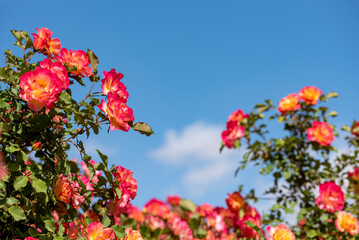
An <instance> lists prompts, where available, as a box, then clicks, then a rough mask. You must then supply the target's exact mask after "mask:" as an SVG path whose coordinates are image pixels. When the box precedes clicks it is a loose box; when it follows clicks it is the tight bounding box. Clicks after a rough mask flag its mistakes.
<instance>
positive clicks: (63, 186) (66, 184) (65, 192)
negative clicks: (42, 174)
mask: <svg viewBox="0 0 359 240" xmlns="http://www.w3.org/2000/svg"><path fill="white" fill-rule="evenodd" d="M54 192H55V197H56V199H57V200H59V201H61V202H64V203H66V204H69V203H70V201H71V198H72V197H73V190H72V187H71V182H70V180H69V179H68V178H67V177H65V176H64V175H63V174H61V175H60V176H59V178H58V179H57V181H56V184H55V187H54Z"/></svg>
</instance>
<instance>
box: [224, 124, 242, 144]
mask: <svg viewBox="0 0 359 240" xmlns="http://www.w3.org/2000/svg"><path fill="white" fill-rule="evenodd" d="M243 136H244V126H238V124H237V123H236V122H235V121H231V122H227V130H224V131H223V132H222V140H223V142H224V144H225V145H226V147H228V148H232V147H234V143H235V142H236V140H238V139H239V138H241V137H243Z"/></svg>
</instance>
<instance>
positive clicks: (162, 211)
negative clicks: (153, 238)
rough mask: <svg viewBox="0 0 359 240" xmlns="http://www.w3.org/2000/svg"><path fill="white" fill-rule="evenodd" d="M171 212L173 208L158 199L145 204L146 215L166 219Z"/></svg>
mask: <svg viewBox="0 0 359 240" xmlns="http://www.w3.org/2000/svg"><path fill="white" fill-rule="evenodd" d="M170 210H171V207H170V206H168V205H167V204H166V203H164V202H162V201H161V200H158V199H155V198H153V199H151V200H150V201H149V202H148V203H146V204H145V206H144V207H143V209H142V211H143V212H144V213H150V214H152V215H155V216H159V217H162V218H166V217H167V215H168V214H169V212H170Z"/></svg>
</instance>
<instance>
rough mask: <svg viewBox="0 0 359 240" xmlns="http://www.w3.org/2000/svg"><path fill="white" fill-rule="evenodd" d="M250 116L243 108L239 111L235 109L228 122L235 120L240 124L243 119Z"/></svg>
mask: <svg viewBox="0 0 359 240" xmlns="http://www.w3.org/2000/svg"><path fill="white" fill-rule="evenodd" d="M244 118H249V115H248V114H243V111H242V110H241V109H238V110H237V111H234V112H233V113H232V114H231V115H229V117H228V121H227V122H232V121H235V122H237V123H238V125H240V123H241V121H242V119H244Z"/></svg>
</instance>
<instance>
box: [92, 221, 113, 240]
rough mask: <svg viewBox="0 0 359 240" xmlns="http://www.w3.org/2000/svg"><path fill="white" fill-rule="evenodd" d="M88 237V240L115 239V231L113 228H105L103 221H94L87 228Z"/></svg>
mask: <svg viewBox="0 0 359 240" xmlns="http://www.w3.org/2000/svg"><path fill="white" fill-rule="evenodd" d="M86 238H87V239H88V240H105V239H108V240H113V239H115V233H114V231H113V230H112V228H104V226H103V225H102V224H101V223H98V222H93V223H91V224H90V225H89V226H88V228H87V235H86Z"/></svg>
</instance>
